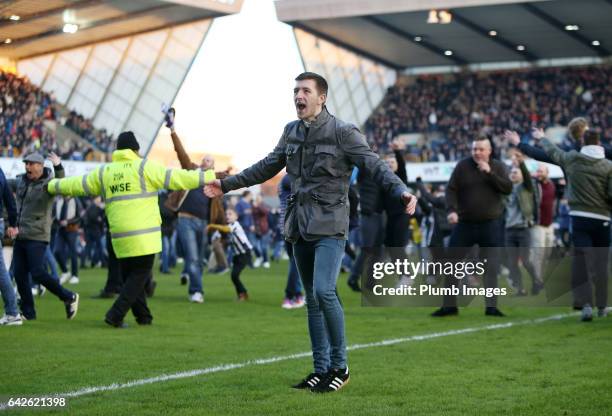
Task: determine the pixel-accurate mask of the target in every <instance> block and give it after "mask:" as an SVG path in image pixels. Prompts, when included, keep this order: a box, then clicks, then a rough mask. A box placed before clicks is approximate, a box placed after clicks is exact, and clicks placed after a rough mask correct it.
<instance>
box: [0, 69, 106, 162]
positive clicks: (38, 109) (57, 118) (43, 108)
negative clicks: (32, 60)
mask: <svg viewBox="0 0 612 416" xmlns="http://www.w3.org/2000/svg"><path fill="white" fill-rule="evenodd" d="M64 112H66V113H67V115H66V116H64V115H63V113H64ZM62 124H63V126H62ZM62 127H66V128H68V129H70V130H71V131H72V132H74V133H76V134H72V135H71V136H74V138H73V140H64V143H61V144H62V145H60V142H61V141H60V140H58V139H59V137H58V136H57V134H56V133H57V132H60V131H63V130H64V129H62ZM68 135H70V134H68ZM63 136H64V137H65V136H66V134H64V135H63ZM34 150H38V151H41V152H43V153H47V152H50V151H54V152H56V153H58V154H60V155H61V157H62V158H63V159H73V160H89V159H91V158H92V157H93V155H94V152H95V151H97V153H108V152H109V151H110V150H112V137H111V136H110V135H108V134H107V133H106V131H104V130H101V131H100V130H96V129H94V128H93V125H92V123H91V121H90V120H87V119H85V118H83V117H82V116H81V115H80V114H78V113H76V112H74V111H71V112H69V113H68V112H67V111H66V110H65V109H63V108H62V107H61V106H60V105H59V104H58V103H57V102H56V101H55V100H54V99H53V96H52V94H51V93H49V92H45V91H42V90H41V89H40V88H38V87H36V86H35V85H33V84H31V83H30V82H29V81H28V79H27V78H23V77H19V76H18V75H15V74H12V73H10V72H5V71H0V155H1V156H4V157H19V156H20V155H23V154H24V153H28V152H31V151H34Z"/></svg>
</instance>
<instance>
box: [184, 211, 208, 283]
mask: <svg viewBox="0 0 612 416" xmlns="http://www.w3.org/2000/svg"><path fill="white" fill-rule="evenodd" d="M207 224H208V221H204V220H201V219H198V218H185V217H179V219H178V223H177V225H176V232H177V234H178V237H179V240H180V241H181V247H182V248H183V257H184V259H185V270H186V272H187V274H188V275H189V294H194V293H196V292H200V293H204V290H203V289H202V264H203V258H202V255H203V253H204V249H203V247H204V243H205V238H206V232H205V230H206V225H207Z"/></svg>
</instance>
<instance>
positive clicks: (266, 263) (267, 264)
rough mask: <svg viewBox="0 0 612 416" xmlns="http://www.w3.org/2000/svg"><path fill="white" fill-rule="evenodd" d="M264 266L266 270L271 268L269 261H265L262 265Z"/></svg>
mask: <svg viewBox="0 0 612 416" xmlns="http://www.w3.org/2000/svg"><path fill="white" fill-rule="evenodd" d="M262 266H263V268H264V269H269V268H270V262H269V261H265V262H264V263H263V264H262Z"/></svg>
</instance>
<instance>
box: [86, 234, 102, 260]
mask: <svg viewBox="0 0 612 416" xmlns="http://www.w3.org/2000/svg"><path fill="white" fill-rule="evenodd" d="M85 240H87V245H86V246H85V250H83V251H84V252H85V254H86V257H89V261H90V262H91V265H92V266H94V265H95V264H96V263H98V262H100V263H105V261H106V259H105V258H104V249H103V248H102V247H104V245H103V241H102V236H101V235H98V234H95V233H86V234H85Z"/></svg>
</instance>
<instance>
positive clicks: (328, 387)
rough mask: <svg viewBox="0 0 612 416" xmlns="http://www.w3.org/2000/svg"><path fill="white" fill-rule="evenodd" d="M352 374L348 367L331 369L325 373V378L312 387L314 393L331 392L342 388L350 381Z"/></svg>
mask: <svg viewBox="0 0 612 416" xmlns="http://www.w3.org/2000/svg"><path fill="white" fill-rule="evenodd" d="M349 379H350V376H349V371H348V367H347V368H342V369H337V370H329V371H328V372H327V374H326V375H325V379H324V380H323V381H321V382H320V383H319V384H317V385H316V386H315V387H312V388H311V389H310V391H311V392H313V393H331V392H334V391H338V390H340V389H341V388H342V387H344V386H346V385H347V383H348V382H349Z"/></svg>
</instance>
